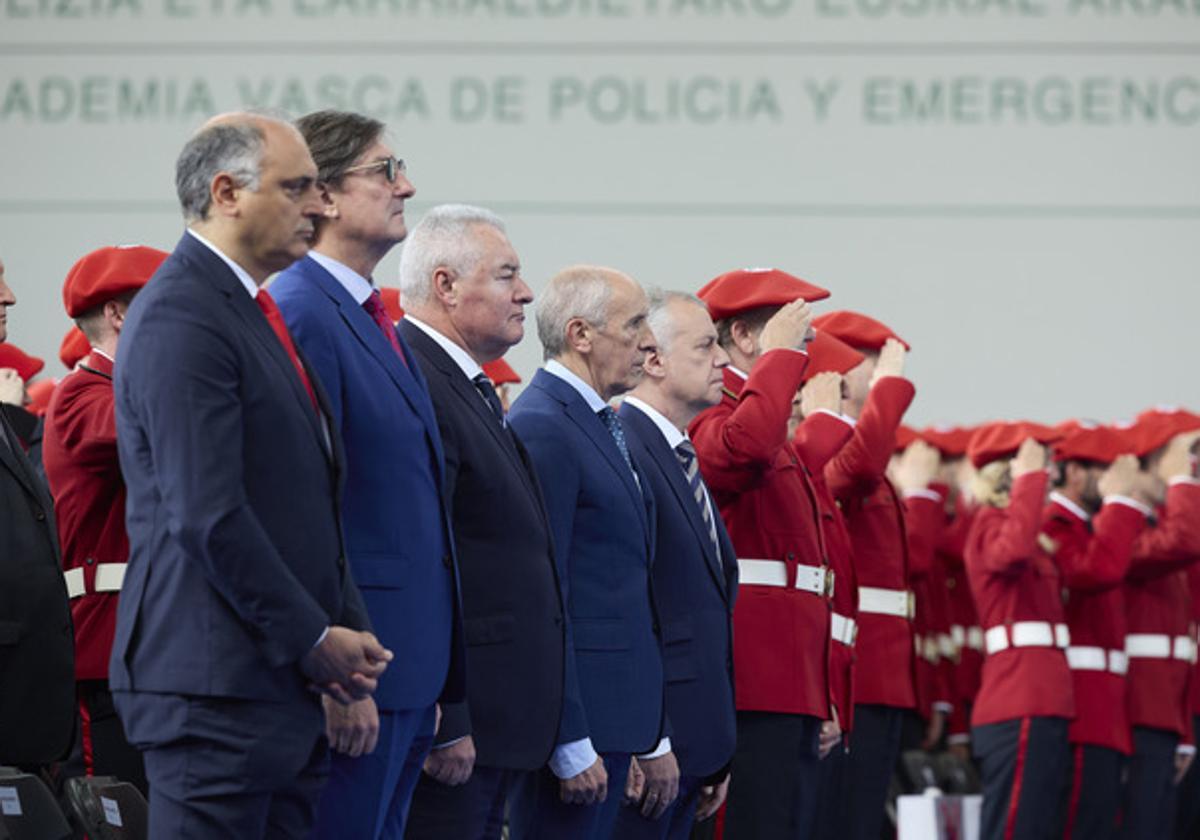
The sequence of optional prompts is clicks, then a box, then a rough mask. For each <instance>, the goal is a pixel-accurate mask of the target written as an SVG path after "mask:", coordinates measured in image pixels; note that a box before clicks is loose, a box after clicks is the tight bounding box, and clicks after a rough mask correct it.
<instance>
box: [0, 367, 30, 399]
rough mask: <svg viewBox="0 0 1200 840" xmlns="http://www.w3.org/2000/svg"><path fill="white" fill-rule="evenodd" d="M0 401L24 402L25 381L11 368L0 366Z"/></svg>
mask: <svg viewBox="0 0 1200 840" xmlns="http://www.w3.org/2000/svg"><path fill="white" fill-rule="evenodd" d="M0 403H8V404H9V405H24V404H25V382H24V380H22V379H21V377H20V376H18V375H17V372H16V371H15V370H14V369H12V368H0Z"/></svg>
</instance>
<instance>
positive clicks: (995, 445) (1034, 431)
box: [967, 421, 1062, 467]
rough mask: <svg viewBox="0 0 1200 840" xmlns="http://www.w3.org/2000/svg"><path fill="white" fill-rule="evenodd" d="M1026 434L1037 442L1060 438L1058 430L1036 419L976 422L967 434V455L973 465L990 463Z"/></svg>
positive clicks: (1017, 446) (1013, 450)
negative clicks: (977, 426) (973, 430)
mask: <svg viewBox="0 0 1200 840" xmlns="http://www.w3.org/2000/svg"><path fill="white" fill-rule="evenodd" d="M1027 438H1034V439H1035V440H1036V441H1037V442H1038V443H1042V444H1051V443H1055V442H1056V441H1058V440H1061V439H1062V432H1059V431H1057V430H1056V429H1054V428H1052V427H1051V426H1043V425H1041V424H1039V423H1028V422H1025V421H1018V422H1012V423H988V424H987V425H984V426H980V427H979V428H978V429H976V430H975V434H973V435H971V442H970V443H969V444H967V457H968V458H970V459H971V463H972V464H974V465H975V466H976V467H982V466H983V465H984V464H990V463H991V462H992V461H997V460H999V459H1001V458H1010V457H1012V456H1013V455H1015V454H1016V452H1017V450H1018V449H1020V448H1021V444H1022V443H1024V442H1025V440H1026V439H1027Z"/></svg>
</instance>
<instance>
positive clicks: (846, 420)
mask: <svg viewBox="0 0 1200 840" xmlns="http://www.w3.org/2000/svg"><path fill="white" fill-rule="evenodd" d="M813 414H828V415H829V416H830V417H836V418H837V419H839V420H841V421H842V422H843V423H845V424H846V425H847V426H849V427H850V428H851V429H853V428H854V426H855V424H856V423H857V422H858V421H857V420H855V419H854V418H853V417H851V416H850V415H849V414H842V413H841V412H838V411H831V410H829V409H828V408H818V409H817V410H816V411H814V412H813Z"/></svg>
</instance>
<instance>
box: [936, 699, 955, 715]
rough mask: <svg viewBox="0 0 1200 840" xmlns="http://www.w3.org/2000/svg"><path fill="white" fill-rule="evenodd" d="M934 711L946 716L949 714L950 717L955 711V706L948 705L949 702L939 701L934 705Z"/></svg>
mask: <svg viewBox="0 0 1200 840" xmlns="http://www.w3.org/2000/svg"><path fill="white" fill-rule="evenodd" d="M933 710H934V711H935V712H942V713H944V714H947V715H948V714H950V713H951V712H953V711H954V704H953V703H947V702H946V701H944V700H938V701H935V702H934V704H933Z"/></svg>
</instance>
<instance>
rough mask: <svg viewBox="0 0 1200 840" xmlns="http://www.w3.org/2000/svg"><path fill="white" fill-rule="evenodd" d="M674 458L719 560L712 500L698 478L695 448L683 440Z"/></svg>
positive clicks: (719, 550)
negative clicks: (680, 468)
mask: <svg viewBox="0 0 1200 840" xmlns="http://www.w3.org/2000/svg"><path fill="white" fill-rule="evenodd" d="M675 457H676V458H678V459H679V466H681V467H683V474H684V475H685V476H686V477H687V483H688V487H690V488H691V490H692V498H693V499H695V500H696V506H697V507H698V508H700V518H701V519H702V520H703V521H704V527H705V528H707V529H708V539H709V540H710V541H711V542H712V547H713V553H714V554H715V555H716V556H717V559H720V557H721V547H720V544H719V543H718V542H717V523H716V522H714V521H713V510H712V500H711V499H710V498H709V496H708V488H706V487H705V486H704V479H702V478H701V477H700V463H699V462H698V461H697V460H696V448H695V447H694V446H692V442H691V441H690V440H687V439H686V438H685V439H684V440H682V441H681V442H680V443H679V445H678V446H676V447H675Z"/></svg>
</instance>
